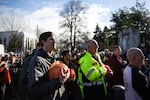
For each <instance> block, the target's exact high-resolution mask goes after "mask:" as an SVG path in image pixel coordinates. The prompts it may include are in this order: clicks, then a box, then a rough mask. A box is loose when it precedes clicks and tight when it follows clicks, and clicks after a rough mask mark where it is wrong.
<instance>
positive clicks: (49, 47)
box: [28, 32, 68, 100]
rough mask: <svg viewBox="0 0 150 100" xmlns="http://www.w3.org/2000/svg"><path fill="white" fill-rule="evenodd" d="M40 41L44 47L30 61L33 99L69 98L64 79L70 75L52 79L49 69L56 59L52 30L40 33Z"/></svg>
mask: <svg viewBox="0 0 150 100" xmlns="http://www.w3.org/2000/svg"><path fill="white" fill-rule="evenodd" d="M39 42H40V43H41V46H42V48H41V49H40V50H39V51H38V52H37V54H36V55H34V56H33V57H32V59H31V61H30V63H29V80H28V81H29V91H30V95H31V96H30V97H31V100H67V94H66V92H65V88H64V84H63V83H64V80H66V79H67V78H68V77H66V76H65V75H64V74H63V75H64V76H59V78H58V79H55V80H50V78H49V76H48V71H49V67H50V65H51V64H52V63H53V62H54V61H55V58H54V57H53V54H52V53H53V50H54V49H55V38H54V34H53V33H52V32H44V33H42V34H41V35H40V38H39Z"/></svg>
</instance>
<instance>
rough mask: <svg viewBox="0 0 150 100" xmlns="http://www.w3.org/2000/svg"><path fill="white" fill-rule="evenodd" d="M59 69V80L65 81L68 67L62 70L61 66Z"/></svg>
mask: <svg viewBox="0 0 150 100" xmlns="http://www.w3.org/2000/svg"><path fill="white" fill-rule="evenodd" d="M60 70H61V74H60V76H59V80H60V81H61V83H65V82H66V81H67V80H68V78H69V76H70V70H69V69H67V70H64V69H63V68H61V69H60Z"/></svg>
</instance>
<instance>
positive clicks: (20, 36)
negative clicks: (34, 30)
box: [0, 31, 37, 52]
mask: <svg viewBox="0 0 150 100" xmlns="http://www.w3.org/2000/svg"><path fill="white" fill-rule="evenodd" d="M12 42H16V43H14V44H15V45H17V47H18V49H17V48H15V49H13V47H11V48H12V51H14V52H29V51H32V50H33V49H34V48H35V45H36V43H37V37H36V35H34V34H30V33H27V32H18V31H3V32H0V43H1V44H4V47H5V52H9V51H11V50H10V44H11V43H12Z"/></svg>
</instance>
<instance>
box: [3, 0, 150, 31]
mask: <svg viewBox="0 0 150 100" xmlns="http://www.w3.org/2000/svg"><path fill="white" fill-rule="evenodd" d="M68 1H69V0H0V16H2V15H5V14H19V15H21V16H24V17H25V18H26V19H27V21H28V28H27V31H29V32H34V31H35V30H36V27H37V25H38V27H39V28H41V29H42V30H43V31H52V32H55V33H60V32H61V31H60V29H59V22H60V20H61V18H60V16H59V11H60V9H61V8H62V7H63V5H64V4H65V3H67V2H68ZM81 1H82V2H83V4H84V5H86V6H87V7H88V11H87V13H86V16H87V26H88V27H87V30H89V31H90V32H93V31H94V30H95V26H96V24H99V26H100V27H101V28H102V29H103V27H104V26H108V27H109V26H111V25H112V23H111V22H110V19H111V14H112V12H114V11H118V9H119V8H123V7H127V8H131V7H132V6H135V3H136V0H81ZM139 2H141V3H143V2H145V3H146V8H147V9H149V10H150V6H149V4H150V0H139Z"/></svg>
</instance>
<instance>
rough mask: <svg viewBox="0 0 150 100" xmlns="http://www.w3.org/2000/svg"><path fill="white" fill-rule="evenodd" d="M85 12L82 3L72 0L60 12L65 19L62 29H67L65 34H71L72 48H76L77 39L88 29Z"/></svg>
mask: <svg viewBox="0 0 150 100" xmlns="http://www.w3.org/2000/svg"><path fill="white" fill-rule="evenodd" d="M84 11H85V6H84V5H83V4H82V2H81V1H76V0H70V1H69V2H67V3H66V4H65V5H64V7H63V9H62V10H61V12H60V16H62V17H63V21H62V22H61V25H60V27H62V28H65V32H64V33H67V34H68V33H69V38H70V39H69V40H70V46H71V48H74V47H75V46H76V38H79V34H82V33H83V32H82V30H83V28H85V27H86V25H85V23H84V21H85V19H86V18H85V16H84ZM77 36H78V37H77ZM67 39H68V38H67Z"/></svg>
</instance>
